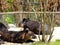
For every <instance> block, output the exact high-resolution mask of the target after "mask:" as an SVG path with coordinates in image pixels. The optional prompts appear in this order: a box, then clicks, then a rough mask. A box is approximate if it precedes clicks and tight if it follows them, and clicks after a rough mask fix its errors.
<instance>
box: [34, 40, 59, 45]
mask: <svg viewBox="0 0 60 45" xmlns="http://www.w3.org/2000/svg"><path fill="white" fill-rule="evenodd" d="M33 45H60V40H56V41H54V42H49V43H44V42H35V43H33Z"/></svg>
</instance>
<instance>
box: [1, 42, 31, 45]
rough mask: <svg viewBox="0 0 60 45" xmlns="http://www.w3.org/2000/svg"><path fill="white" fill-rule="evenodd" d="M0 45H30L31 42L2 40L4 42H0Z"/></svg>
mask: <svg viewBox="0 0 60 45" xmlns="http://www.w3.org/2000/svg"><path fill="white" fill-rule="evenodd" d="M0 45H32V43H31V42H30V43H22V44H21V43H10V42H4V44H0Z"/></svg>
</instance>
